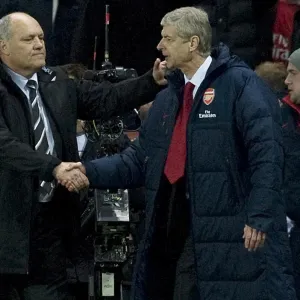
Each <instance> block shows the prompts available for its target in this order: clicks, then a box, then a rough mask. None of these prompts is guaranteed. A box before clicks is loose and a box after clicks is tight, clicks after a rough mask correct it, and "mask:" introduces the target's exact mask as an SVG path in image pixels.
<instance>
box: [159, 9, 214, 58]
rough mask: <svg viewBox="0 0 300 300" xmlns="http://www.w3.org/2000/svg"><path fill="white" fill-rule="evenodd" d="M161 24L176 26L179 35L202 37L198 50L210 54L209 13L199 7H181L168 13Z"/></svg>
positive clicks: (184, 37)
mask: <svg viewBox="0 0 300 300" xmlns="http://www.w3.org/2000/svg"><path fill="white" fill-rule="evenodd" d="M160 25H162V26H166V25H171V26H174V27H175V28H176V30H177V33H178V36H180V37H181V38H183V39H190V38H191V37H192V36H194V35H196V36H198V37H199V39H200V43H199V47H198V51H199V52H200V54H201V56H203V57H204V58H206V57H207V56H209V55H210V51H211V41H212V30H211V26H210V24H209V20H208V15H207V13H206V12H205V11H204V10H203V9H201V8H199V7H197V8H196V7H181V8H178V9H175V10H173V11H171V12H169V13H167V14H166V15H165V16H164V17H163V18H162V20H161V22H160Z"/></svg>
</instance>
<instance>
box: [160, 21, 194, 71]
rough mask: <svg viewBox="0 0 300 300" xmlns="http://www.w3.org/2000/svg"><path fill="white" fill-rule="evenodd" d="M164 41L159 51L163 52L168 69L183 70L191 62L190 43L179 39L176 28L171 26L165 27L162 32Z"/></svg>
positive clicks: (161, 42)
mask: <svg viewBox="0 0 300 300" xmlns="http://www.w3.org/2000/svg"><path fill="white" fill-rule="evenodd" d="M161 36H162V39H161V40H160V42H159V43H158V45H157V49H158V50H161V51H162V54H163V56H165V60H166V62H167V68H168V69H175V68H179V69H183V68H184V67H185V65H186V64H187V63H188V62H190V61H191V59H192V54H191V51H190V41H189V40H184V39H183V38H181V37H179V36H178V34H177V31H176V28H175V27H174V26H171V25H167V26H164V27H163V29H162V32H161Z"/></svg>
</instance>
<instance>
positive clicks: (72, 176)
mask: <svg viewBox="0 0 300 300" xmlns="http://www.w3.org/2000/svg"><path fill="white" fill-rule="evenodd" d="M53 176H54V177H55V178H56V180H57V181H58V183H59V184H61V185H63V186H65V187H66V188H67V189H68V190H69V191H70V192H74V191H75V192H77V193H78V192H79V190H81V189H84V188H86V187H88V186H89V181H88V179H87V177H86V176H85V168H84V167H83V165H82V164H81V163H68V162H62V163H61V164H60V165H58V166H57V167H56V168H55V169H54V170H53Z"/></svg>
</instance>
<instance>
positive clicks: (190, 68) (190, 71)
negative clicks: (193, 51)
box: [181, 56, 205, 80]
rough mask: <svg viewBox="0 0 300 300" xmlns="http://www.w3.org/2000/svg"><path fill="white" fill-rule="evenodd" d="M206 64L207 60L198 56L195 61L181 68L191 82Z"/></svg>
mask: <svg viewBox="0 0 300 300" xmlns="http://www.w3.org/2000/svg"><path fill="white" fill-rule="evenodd" d="M204 62H205V58H203V57H202V56H196V57H195V58H194V59H192V60H191V61H189V62H188V63H187V64H186V65H185V66H184V67H183V68H181V71H182V72H183V74H185V76H186V77H187V78H188V79H189V80H190V79H191V78H192V77H193V76H194V75H195V73H196V72H197V70H198V69H199V68H200V67H201V66H202V65H203V63H204Z"/></svg>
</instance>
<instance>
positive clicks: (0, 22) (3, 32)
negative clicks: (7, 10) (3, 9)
mask: <svg viewBox="0 0 300 300" xmlns="http://www.w3.org/2000/svg"><path fill="white" fill-rule="evenodd" d="M10 37H11V16H10V15H7V16H4V17H3V18H1V19H0V40H1V41H7V40H9V39H10Z"/></svg>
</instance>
